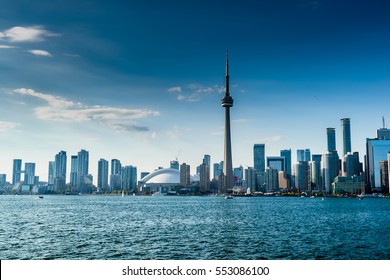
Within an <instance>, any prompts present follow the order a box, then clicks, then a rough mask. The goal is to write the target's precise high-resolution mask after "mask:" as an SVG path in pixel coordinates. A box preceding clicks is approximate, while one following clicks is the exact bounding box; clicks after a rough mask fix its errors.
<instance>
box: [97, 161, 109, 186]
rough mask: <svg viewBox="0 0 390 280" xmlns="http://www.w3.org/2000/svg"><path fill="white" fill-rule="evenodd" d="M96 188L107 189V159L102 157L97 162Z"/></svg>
mask: <svg viewBox="0 0 390 280" xmlns="http://www.w3.org/2000/svg"><path fill="white" fill-rule="evenodd" d="M98 189H99V190H101V191H107V190H108V161H107V160H105V159H102V158H101V159H100V160H99V162H98Z"/></svg>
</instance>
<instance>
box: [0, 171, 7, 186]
mask: <svg viewBox="0 0 390 280" xmlns="http://www.w3.org/2000/svg"><path fill="white" fill-rule="evenodd" d="M6 182H7V175H6V174H0V187H4V186H5V183H6Z"/></svg>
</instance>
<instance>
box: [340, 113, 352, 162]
mask: <svg viewBox="0 0 390 280" xmlns="http://www.w3.org/2000/svg"><path fill="white" fill-rule="evenodd" d="M340 121H341V127H342V128H343V156H345V155H346V154H348V153H350V152H351V151H352V150H351V119H350V118H343V119H341V120H340Z"/></svg>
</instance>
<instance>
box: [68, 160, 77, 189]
mask: <svg viewBox="0 0 390 280" xmlns="http://www.w3.org/2000/svg"><path fill="white" fill-rule="evenodd" d="M77 170H78V158H77V155H73V156H71V157H70V185H71V187H76V186H77Z"/></svg>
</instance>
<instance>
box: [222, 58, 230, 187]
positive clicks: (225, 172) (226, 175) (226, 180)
mask: <svg viewBox="0 0 390 280" xmlns="http://www.w3.org/2000/svg"><path fill="white" fill-rule="evenodd" d="M221 101H222V107H224V108H225V145H224V163H223V175H224V181H223V190H222V192H225V193H227V192H228V190H229V189H232V188H233V166H232V142H231V138H230V107H233V98H232V97H231V96H230V92H229V60H228V52H227V51H226V92H225V96H224V97H223V98H222V100H221Z"/></svg>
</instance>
